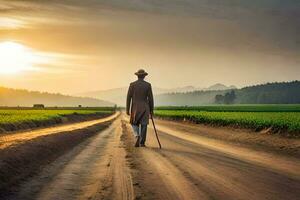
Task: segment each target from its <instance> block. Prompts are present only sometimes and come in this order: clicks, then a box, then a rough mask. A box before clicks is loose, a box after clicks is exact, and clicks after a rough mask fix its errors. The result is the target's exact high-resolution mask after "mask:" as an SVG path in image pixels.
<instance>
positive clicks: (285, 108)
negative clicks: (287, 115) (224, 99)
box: [156, 104, 300, 112]
mask: <svg viewBox="0 0 300 200" xmlns="http://www.w3.org/2000/svg"><path fill="white" fill-rule="evenodd" d="M156 110H192V111H218V112H219V111H220V112H223V111H224V112H300V104H276V105H274V104H249V105H247V104H246V105H244V104H243V105H241V104H238V105H208V106H178V107H177V106H162V107H157V108H156Z"/></svg>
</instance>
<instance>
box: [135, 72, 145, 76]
mask: <svg viewBox="0 0 300 200" xmlns="http://www.w3.org/2000/svg"><path fill="white" fill-rule="evenodd" d="M134 74H135V75H137V76H142V75H144V76H147V75H148V73H147V72H145V73H138V72H136V73H134Z"/></svg>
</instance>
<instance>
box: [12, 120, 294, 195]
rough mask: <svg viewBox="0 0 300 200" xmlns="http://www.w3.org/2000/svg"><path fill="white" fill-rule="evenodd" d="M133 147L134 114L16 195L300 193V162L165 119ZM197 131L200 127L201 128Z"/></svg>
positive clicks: (65, 156)
mask: <svg viewBox="0 0 300 200" xmlns="http://www.w3.org/2000/svg"><path fill="white" fill-rule="evenodd" d="M157 128H158V129H159V135H160V138H161V143H162V144H163V149H161V150H160V149H158V148H157V143H156V139H155V136H154V133H153V130H152V129H151V126H150V129H149V131H148V140H147V148H134V147H132V146H133V143H134V141H133V137H132V132H131V128H130V126H129V124H128V120H127V117H125V116H124V115H122V116H120V117H119V118H118V119H117V120H115V122H114V123H113V124H112V125H111V126H110V127H109V128H108V129H106V130H104V131H102V132H100V133H98V134H97V135H95V136H93V137H91V138H89V139H88V140H86V141H85V142H83V143H81V144H80V145H78V146H76V147H75V148H74V149H73V150H72V151H69V152H68V153H67V154H65V155H63V156H61V157H60V158H59V159H57V160H56V161H55V162H53V163H51V164H50V165H49V166H47V167H46V168H45V169H43V170H42V172H41V173H40V174H39V175H38V176H35V177H33V178H32V179H31V180H29V181H27V182H26V183H24V184H23V185H22V187H21V189H20V190H19V192H18V193H16V194H15V195H14V196H13V197H12V198H11V199H22V200H23V199H51V200H52V199H64V200H67V199H189V200H190V199H222V200H224V199H272V200H273V199H285V200H296V199H299V196H300V161H299V159H297V158H296V157H288V156H284V155H279V154H272V153H267V152H265V151H260V150H259V149H253V148H250V147H249V146H243V145H233V144H232V143H228V142H226V141H224V140H218V139H214V138H209V137H206V136H203V135H205V134H201V130H200V129H199V130H196V129H195V127H194V126H189V125H183V124H180V123H169V122H164V121H158V124H157ZM195 130H196V131H195Z"/></svg>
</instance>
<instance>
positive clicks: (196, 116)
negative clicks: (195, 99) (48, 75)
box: [155, 105, 300, 136]
mask: <svg viewBox="0 0 300 200" xmlns="http://www.w3.org/2000/svg"><path fill="white" fill-rule="evenodd" d="M155 115H156V116H158V117H162V118H168V119H174V120H188V121H192V122H195V123H204V124H213V125H220V126H235V127H242V128H250V129H254V130H262V129H269V128H270V130H271V131H272V132H281V133H291V134H292V135H297V136H299V133H300V112H299V105H293V106H291V105H288V106H285V105H280V106H278V107H276V106H275V105H273V106H265V105H262V106H253V105H251V106H236V107H235V106H208V107H205V106H202V107H169V108H168V107H161V108H158V109H156V111H155Z"/></svg>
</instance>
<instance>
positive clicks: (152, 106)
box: [148, 85, 154, 114]
mask: <svg viewBox="0 0 300 200" xmlns="http://www.w3.org/2000/svg"><path fill="white" fill-rule="evenodd" d="M148 102H149V107H150V113H151V114H153V110H154V100H153V93H152V86H151V85H150V89H149V94H148Z"/></svg>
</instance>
